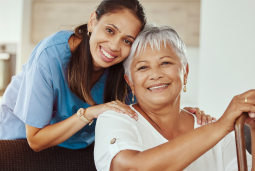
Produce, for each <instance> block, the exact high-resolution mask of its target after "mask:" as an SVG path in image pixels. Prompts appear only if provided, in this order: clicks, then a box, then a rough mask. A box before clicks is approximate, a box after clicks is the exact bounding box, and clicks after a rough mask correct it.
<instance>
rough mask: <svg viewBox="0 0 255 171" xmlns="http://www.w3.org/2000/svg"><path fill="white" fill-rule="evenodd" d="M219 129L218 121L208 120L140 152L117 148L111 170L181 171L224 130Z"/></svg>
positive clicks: (210, 145) (209, 146)
mask: <svg viewBox="0 0 255 171" xmlns="http://www.w3.org/2000/svg"><path fill="white" fill-rule="evenodd" d="M222 130H224V128H223V127H222V125H221V124H219V123H212V124H209V125H206V126H203V127H200V128H197V129H195V130H194V131H191V132H189V133H187V134H185V135H182V136H179V137H177V138H175V139H173V140H171V141H169V142H167V143H165V144H162V145H160V146H157V147H154V148H152V149H149V150H146V151H143V152H139V151H134V150H124V151H121V152H120V153H118V154H117V155H116V157H115V158H114V159H113V160H112V163H111V171H117V170H118V171H122V170H123V171H124V170H132V169H134V170H148V171H149V170H151V171H153V170H173V171H177V170H183V169H185V168H186V167H187V166H188V165H189V164H191V163H192V162H193V161H194V160H196V159H197V158H198V157H199V156H201V155H202V154H204V153H205V152H206V151H207V150H209V149H210V148H212V147H213V146H214V145H215V144H217V143H218V141H220V140H221V139H222V138H223V137H224V136H225V135H226V134H227V133H228V132H227V131H226V129H225V131H222ZM208 135H210V136H208ZM205 137H206V138H205ZM187 142H188V143H187ZM141 163H146V164H141Z"/></svg>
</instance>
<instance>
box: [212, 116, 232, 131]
mask: <svg viewBox="0 0 255 171" xmlns="http://www.w3.org/2000/svg"><path fill="white" fill-rule="evenodd" d="M215 124H216V125H217V126H216V127H217V128H219V130H221V131H223V132H224V133H225V134H228V133H230V132H231V131H233V130H234V126H232V127H231V126H228V125H227V124H226V123H225V122H224V121H223V119H222V118H220V119H218V120H217V121H216V122H215Z"/></svg>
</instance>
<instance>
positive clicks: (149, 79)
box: [110, 45, 255, 171]
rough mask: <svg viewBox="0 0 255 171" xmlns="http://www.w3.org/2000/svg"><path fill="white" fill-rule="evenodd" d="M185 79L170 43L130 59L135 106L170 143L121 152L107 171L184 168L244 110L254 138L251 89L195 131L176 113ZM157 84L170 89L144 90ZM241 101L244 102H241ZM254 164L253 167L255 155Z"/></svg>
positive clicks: (184, 115)
mask: <svg viewBox="0 0 255 171" xmlns="http://www.w3.org/2000/svg"><path fill="white" fill-rule="evenodd" d="M187 76H188V66H186V67H184V66H183V65H182V63H181V61H180V58H178V56H177V54H176V53H175V52H174V51H173V49H172V47H171V46H169V45H168V47H167V48H166V49H164V48H162V49H161V50H160V51H159V52H158V51H156V50H155V51H153V50H152V49H151V48H150V47H147V48H146V50H145V52H144V53H142V54H140V55H138V56H137V57H136V58H135V59H134V61H133V63H132V65H131V77H132V82H133V84H132V83H131V81H130V80H129V78H128V77H127V76H125V79H126V81H127V83H128V84H129V85H130V87H131V89H132V91H134V92H135V95H136V97H137V100H138V104H137V105H134V107H135V109H137V110H138V111H139V112H140V113H141V114H142V115H143V116H144V117H145V119H147V120H148V121H149V122H150V123H151V125H152V126H153V127H154V128H155V129H156V130H157V131H158V132H159V133H161V135H162V136H164V137H165V138H166V139H168V140H169V141H168V142H167V143H164V144H162V145H159V146H157V147H154V148H151V149H148V150H145V151H143V152H139V151H135V150H123V151H121V152H119V153H118V154H117V155H116V156H115V157H114V158H113V160H112V163H111V168H110V170H111V171H126V170H146V171H153V170H171V171H177V170H183V169H185V168H186V167H187V166H188V165H190V164H191V163H192V162H193V161H195V160H196V159H197V158H198V157H200V156H201V155H202V154H204V153H205V152H206V151H208V150H209V149H210V148H212V147H213V146H215V145H216V144H217V143H218V142H219V141H220V140H221V139H222V138H223V137H225V136H226V135H227V134H228V133H230V132H231V131H233V130H234V122H235V120H236V118H237V117H238V116H240V115H241V114H242V113H243V112H249V115H250V118H248V119H247V120H246V123H247V124H248V125H249V126H250V127H251V133H252V140H253V139H255V122H254V116H253V115H254V112H255V90H250V91H247V92H245V93H243V94H241V95H238V96H235V97H234V98H233V100H232V101H231V103H230V104H229V106H228V108H227V109H226V111H225V112H224V114H223V115H222V117H221V118H220V119H219V120H218V121H216V122H214V123H212V124H208V125H206V126H203V127H200V128H197V129H195V130H194V125H193V124H194V119H193V117H192V116H191V115H189V114H187V113H181V112H180V96H181V89H182V86H183V84H184V79H185V78H187ZM158 84H163V85H168V86H166V87H164V88H158V89H154V90H149V89H148V88H150V87H155V86H156V85H158ZM149 97H153V98H149ZM245 97H247V99H248V101H247V103H244V99H245ZM188 115H189V116H188ZM184 118H185V119H184ZM208 135H210V136H208ZM204 137H207V138H206V139H205V138H204ZM254 149H255V141H252V151H254V152H255V150H254ZM165 159H167V160H165ZM141 163H144V164H141ZM252 163H253V164H254V163H255V159H254V157H253V158H252ZM252 170H253V171H254V170H255V169H254V167H253V168H252Z"/></svg>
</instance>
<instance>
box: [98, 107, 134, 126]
mask: <svg viewBox="0 0 255 171" xmlns="http://www.w3.org/2000/svg"><path fill="white" fill-rule="evenodd" d="M100 120H110V122H115V121H119V122H125V123H129V124H132V125H133V124H134V123H135V120H134V119H133V118H131V117H130V116H129V115H127V114H123V113H118V112H115V111H113V110H108V111H105V112H104V113H102V114H101V115H99V117H98V118H97V122H98V121H100Z"/></svg>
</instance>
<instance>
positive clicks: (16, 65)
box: [0, 0, 255, 118]
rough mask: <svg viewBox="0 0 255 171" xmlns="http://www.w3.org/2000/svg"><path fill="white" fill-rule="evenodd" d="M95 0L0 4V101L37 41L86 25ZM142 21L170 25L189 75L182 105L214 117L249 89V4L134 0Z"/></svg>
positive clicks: (252, 41) (253, 47)
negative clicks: (144, 17)
mask: <svg viewBox="0 0 255 171" xmlns="http://www.w3.org/2000/svg"><path fill="white" fill-rule="evenodd" d="M100 2H101V0H75V1H72V0H0V101H1V96H2V94H3V93H4V90H5V88H6V86H7V85H8V84H9V82H10V81H11V77H12V76H13V75H15V74H17V73H18V72H20V71H21V67H22V65H23V64H24V63H26V61H27V60H28V58H29V55H30V53H31V52H32V50H33V48H34V47H35V46H36V44H37V43H39V41H41V40H42V39H43V38H45V37H47V36H49V35H51V34H53V33H55V32H57V31H59V30H72V29H73V28H75V27H76V26H78V25H79V24H83V23H85V22H87V21H88V18H89V16H90V14H91V13H92V12H93V11H94V10H95V9H96V6H97V5H98V4H99V3H100ZM140 2H141V4H142V5H143V6H144V7H145V10H146V14H147V18H148V21H155V22H156V23H157V24H158V25H170V26H172V27H174V28H175V29H176V30H177V31H178V33H179V34H180V36H181V37H182V39H183V40H184V42H185V44H186V46H187V55H188V60H189V66H190V73H189V77H188V83H187V92H186V93H183V95H182V107H184V106H191V107H200V108H201V109H202V110H204V111H205V112H206V113H208V114H210V115H212V116H215V117H217V118H219V117H220V116H221V115H222V114H223V112H224V110H225V109H226V107H227V105H228V104H229V102H230V101H231V99H232V98H233V96H235V95H238V94H240V93H243V92H244V91H246V90H248V89H254V88H255V78H254V74H255V67H254V64H255V20H254V18H255V10H254V9H255V1H254V0H224V1H223V0H140Z"/></svg>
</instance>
